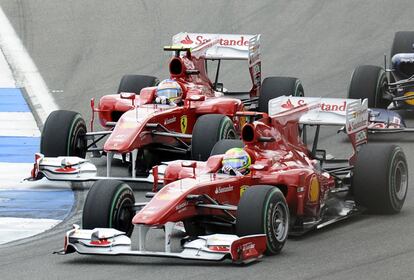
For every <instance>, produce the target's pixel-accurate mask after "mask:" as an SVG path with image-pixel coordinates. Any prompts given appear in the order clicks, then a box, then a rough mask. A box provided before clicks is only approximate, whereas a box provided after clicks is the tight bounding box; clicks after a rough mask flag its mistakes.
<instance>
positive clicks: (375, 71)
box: [348, 65, 390, 109]
mask: <svg viewBox="0 0 414 280" xmlns="http://www.w3.org/2000/svg"><path fill="white" fill-rule="evenodd" d="M387 86H388V79H387V76H386V75H385V71H384V69H383V68H381V67H378V66H374V65H361V66H358V67H357V68H356V69H355V70H354V73H352V77H351V83H350V85H349V89H348V98H351V99H365V98H367V99H368V107H370V108H384V109H385V108H387V107H388V105H389V104H390V101H389V100H386V99H384V98H383V96H384V94H385V91H386V89H387Z"/></svg>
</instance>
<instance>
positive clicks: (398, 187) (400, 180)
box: [392, 161, 408, 200]
mask: <svg viewBox="0 0 414 280" xmlns="http://www.w3.org/2000/svg"><path fill="white" fill-rule="evenodd" d="M392 177H393V180H392V182H393V186H394V191H395V196H396V197H397V198H398V200H403V199H404V197H405V194H406V193H407V183H408V179H407V177H408V176H407V168H406V166H405V164H404V162H403V161H399V162H398V163H397V165H396V166H395V169H394V172H393V174H392Z"/></svg>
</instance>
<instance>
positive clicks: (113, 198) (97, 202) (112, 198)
mask: <svg viewBox="0 0 414 280" xmlns="http://www.w3.org/2000/svg"><path fill="white" fill-rule="evenodd" d="M134 204H135V197H134V192H133V191H132V189H131V187H130V186H128V185H127V184H125V183H124V182H121V181H116V180H99V181H96V182H95V183H94V184H93V186H92V188H91V189H90V190H89V193H88V195H87V197H86V200H85V205H84V207H83V215H82V227H83V228H84V229H94V228H115V229H117V230H120V231H123V232H125V233H126V234H127V235H128V236H131V234H132V230H133V228H134V227H133V224H132V218H133V217H134V215H135V211H134V210H133V206H134Z"/></svg>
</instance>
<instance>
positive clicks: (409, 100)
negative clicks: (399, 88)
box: [404, 91, 414, 105]
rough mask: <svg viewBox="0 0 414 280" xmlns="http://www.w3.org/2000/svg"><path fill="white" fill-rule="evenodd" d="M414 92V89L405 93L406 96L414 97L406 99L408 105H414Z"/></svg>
mask: <svg viewBox="0 0 414 280" xmlns="http://www.w3.org/2000/svg"><path fill="white" fill-rule="evenodd" d="M413 95H414V92H412V91H409V92H406V93H405V94H404V96H406V97H407V96H410V97H412V98H413V99H407V100H405V103H407V104H408V105H414V96H413Z"/></svg>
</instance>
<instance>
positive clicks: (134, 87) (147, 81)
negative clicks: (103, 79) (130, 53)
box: [118, 75, 158, 95]
mask: <svg viewBox="0 0 414 280" xmlns="http://www.w3.org/2000/svg"><path fill="white" fill-rule="evenodd" d="M157 83H158V79H157V78H156V77H153V76H145V75H124V76H123V77H122V79H121V82H120V83H119V87H118V93H121V92H133V93H135V94H136V95H139V94H140V92H141V89H143V88H146V87H152V86H155V85H157Z"/></svg>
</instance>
